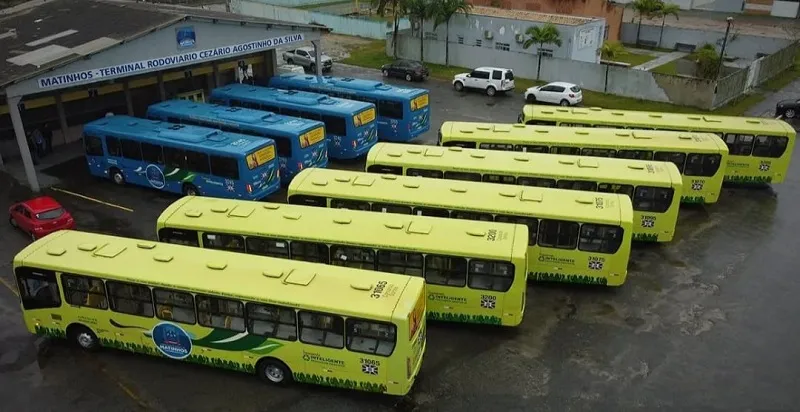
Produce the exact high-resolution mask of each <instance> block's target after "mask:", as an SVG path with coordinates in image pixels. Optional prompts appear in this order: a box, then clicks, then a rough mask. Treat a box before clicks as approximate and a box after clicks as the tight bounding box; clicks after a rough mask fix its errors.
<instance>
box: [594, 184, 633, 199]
mask: <svg viewBox="0 0 800 412" xmlns="http://www.w3.org/2000/svg"><path fill="white" fill-rule="evenodd" d="M597 191H598V192H603V193H620V194H623V195H628V197H630V198H633V186H632V185H621V184H617V183H599V184H598V185H597Z"/></svg>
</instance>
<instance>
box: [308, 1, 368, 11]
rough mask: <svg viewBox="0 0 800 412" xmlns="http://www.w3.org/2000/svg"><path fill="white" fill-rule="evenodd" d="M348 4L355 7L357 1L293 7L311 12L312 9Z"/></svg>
mask: <svg viewBox="0 0 800 412" xmlns="http://www.w3.org/2000/svg"><path fill="white" fill-rule="evenodd" d="M347 3H353V5H355V1H354V0H342V1H332V2H329V3H315V4H304V5H301V6H297V7H293V8H295V9H300V10H311V9H318V8H320V7H325V6H338V5H340V4H347Z"/></svg>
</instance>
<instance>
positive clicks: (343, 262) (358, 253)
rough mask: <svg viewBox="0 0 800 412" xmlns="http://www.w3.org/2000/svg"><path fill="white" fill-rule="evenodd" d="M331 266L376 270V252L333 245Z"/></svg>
mask: <svg viewBox="0 0 800 412" xmlns="http://www.w3.org/2000/svg"><path fill="white" fill-rule="evenodd" d="M331 264H332V265H334V266H345V267H349V268H355V269H368V270H375V250H374V249H371V248H364V247H355V246H345V245H332V246H331Z"/></svg>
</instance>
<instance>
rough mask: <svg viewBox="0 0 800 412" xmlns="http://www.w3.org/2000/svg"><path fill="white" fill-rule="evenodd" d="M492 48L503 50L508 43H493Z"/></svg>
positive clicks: (506, 49) (506, 48) (506, 47)
mask: <svg viewBox="0 0 800 412" xmlns="http://www.w3.org/2000/svg"><path fill="white" fill-rule="evenodd" d="M494 48H495V49H497V50H505V51H508V49H509V45H508V43H495V44H494Z"/></svg>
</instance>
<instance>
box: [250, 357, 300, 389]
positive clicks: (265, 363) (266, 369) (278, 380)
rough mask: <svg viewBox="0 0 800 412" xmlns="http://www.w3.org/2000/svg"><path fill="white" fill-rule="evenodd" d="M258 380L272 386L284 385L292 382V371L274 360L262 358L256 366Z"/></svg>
mask: <svg viewBox="0 0 800 412" xmlns="http://www.w3.org/2000/svg"><path fill="white" fill-rule="evenodd" d="M256 373H257V374H258V378H259V379H261V380H262V381H264V382H267V383H271V384H273V385H286V384H287V383H289V382H291V381H292V371H291V369H289V367H288V366H286V364H285V363H283V362H281V361H279V360H277V359H275V358H264V359H261V360H260V361H258V363H257V364H256Z"/></svg>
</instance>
